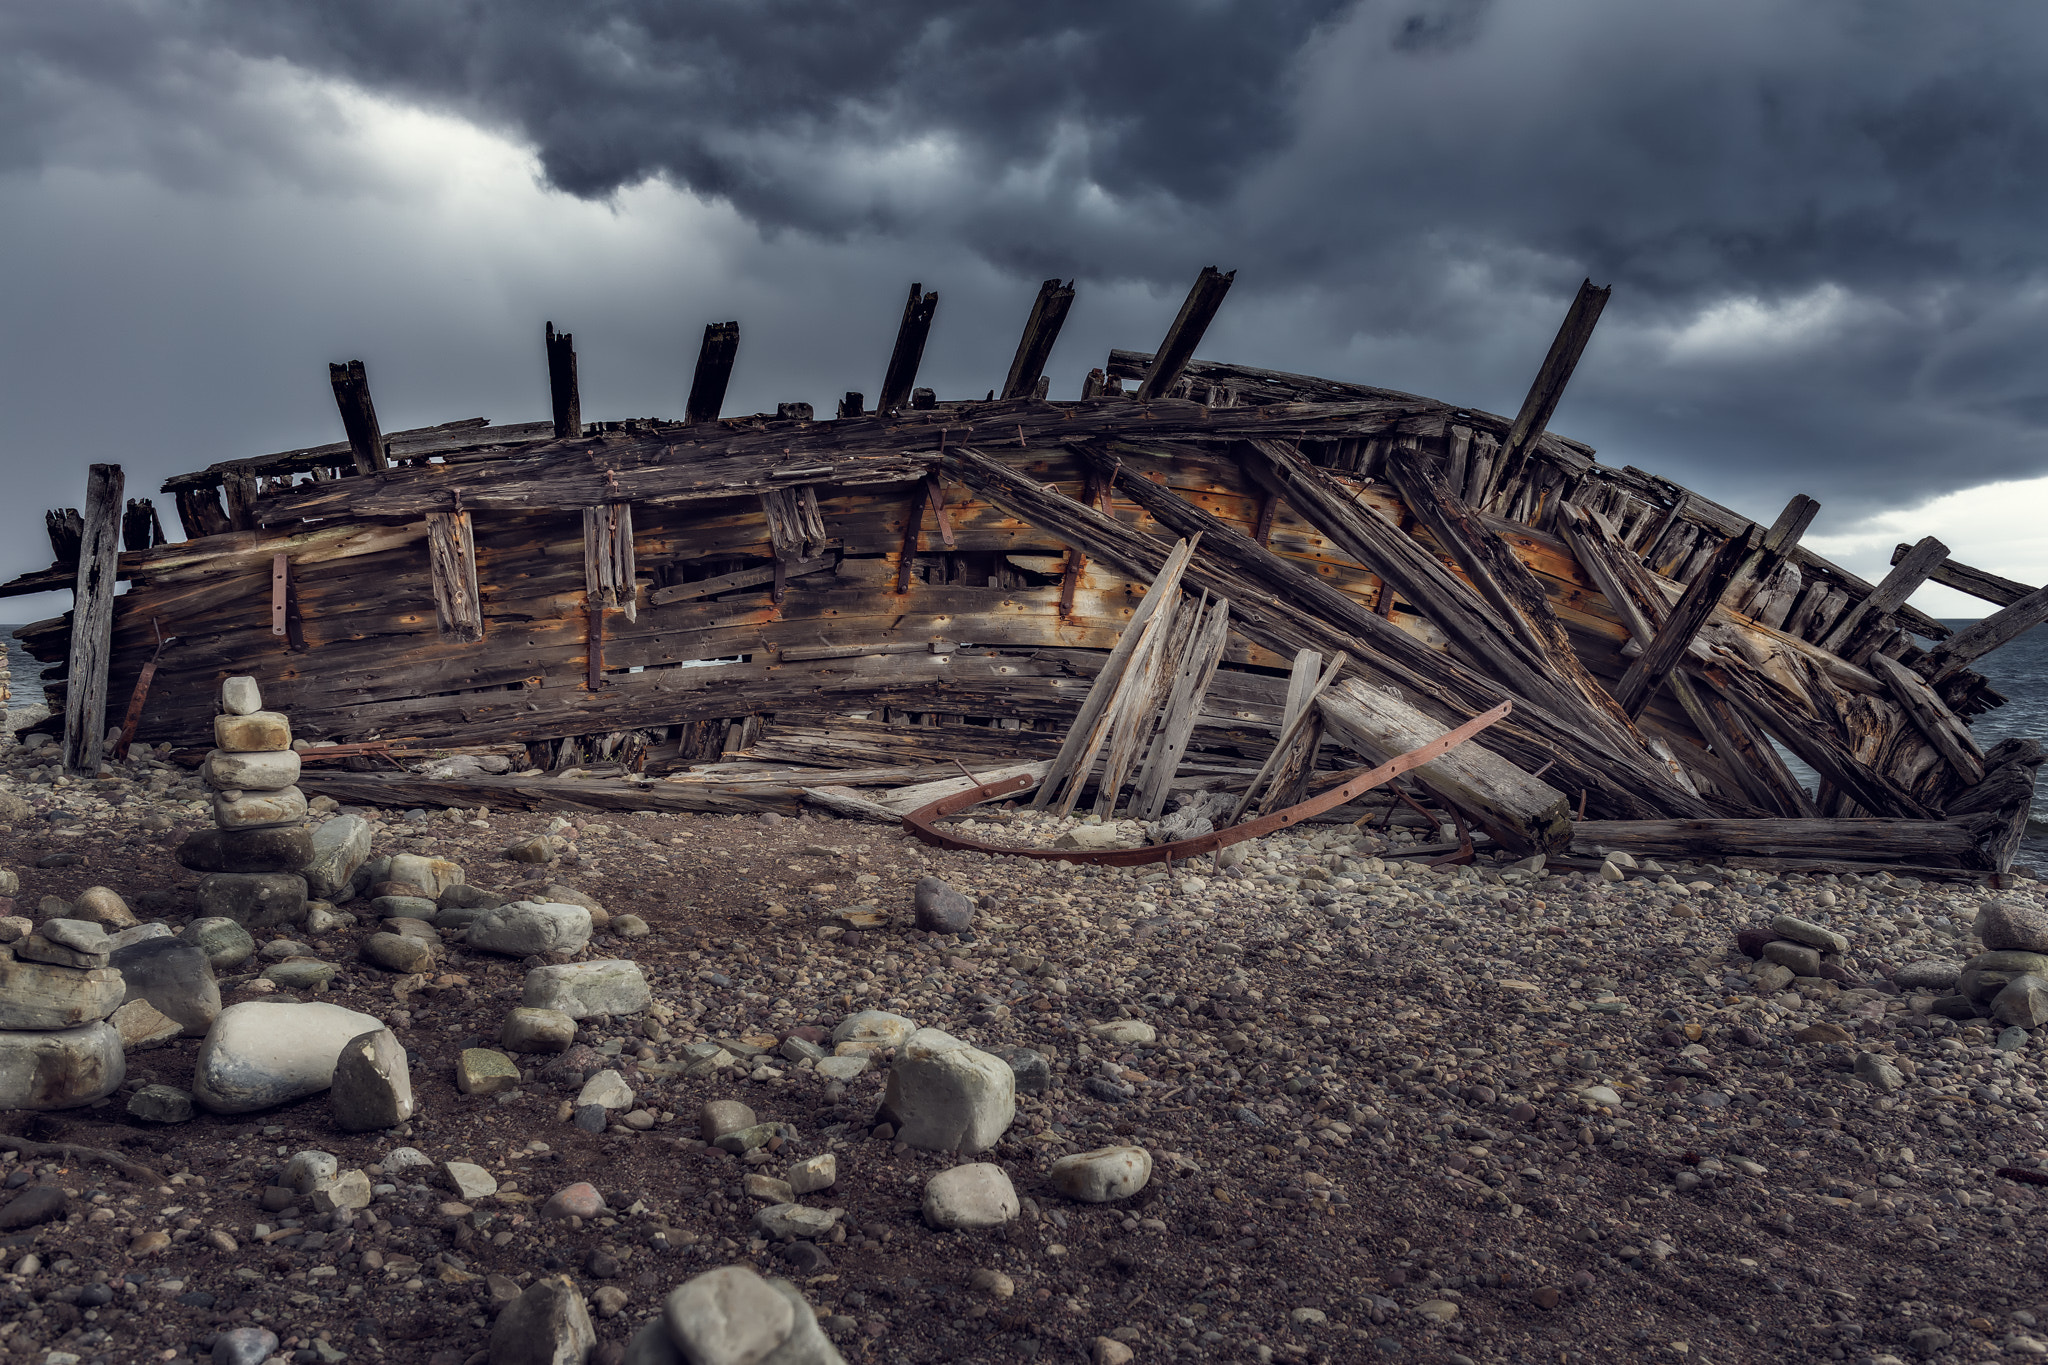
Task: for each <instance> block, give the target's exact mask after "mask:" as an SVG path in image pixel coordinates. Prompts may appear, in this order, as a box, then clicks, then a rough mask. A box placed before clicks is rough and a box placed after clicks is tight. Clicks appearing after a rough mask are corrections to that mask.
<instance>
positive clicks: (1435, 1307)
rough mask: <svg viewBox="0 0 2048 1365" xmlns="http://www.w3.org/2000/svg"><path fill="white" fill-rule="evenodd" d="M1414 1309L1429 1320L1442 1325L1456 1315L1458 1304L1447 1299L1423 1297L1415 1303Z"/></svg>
mask: <svg viewBox="0 0 2048 1365" xmlns="http://www.w3.org/2000/svg"><path fill="white" fill-rule="evenodd" d="M1415 1311H1416V1312H1418V1313H1420V1314H1422V1316H1424V1317H1425V1318H1428V1319H1429V1320H1430V1321H1431V1322H1434V1323H1437V1324H1438V1325H1442V1324H1443V1323H1446V1322H1449V1321H1450V1320H1451V1319H1452V1318H1455V1317H1457V1316H1458V1305H1456V1304H1455V1303H1452V1302H1451V1301H1450V1300H1449V1299H1424V1300H1423V1301H1422V1302H1421V1303H1418V1304H1416V1305H1415Z"/></svg>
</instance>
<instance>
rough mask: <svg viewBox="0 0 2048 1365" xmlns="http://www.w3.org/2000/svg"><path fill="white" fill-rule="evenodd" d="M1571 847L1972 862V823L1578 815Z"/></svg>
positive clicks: (1655, 853)
mask: <svg viewBox="0 0 2048 1365" xmlns="http://www.w3.org/2000/svg"><path fill="white" fill-rule="evenodd" d="M1571 851H1572V852H1573V853H1576V854H1583V855H1586V856H1590V857H1604V856H1605V855H1606V854H1609V853H1616V852H1620V853H1629V854H1633V855H1635V856H1637V857H1652V858H1690V859H1703V860H1708V861H1721V860H1723V859H1725V858H1727V857H1729V856H1731V855H1740V856H1746V857H1751V858H1820V859H1845V860H1850V861H1858V862H1872V863H1878V864H1882V865H1886V866H1890V865H1894V864H1897V863H1917V864H1925V865H1930V866H1947V867H1956V868H1964V867H1973V866H1977V864H1976V863H1975V862H1974V861H1973V860H1975V859H1976V858H1977V835H1976V831H1975V830H1974V829H1973V828H1972V827H1971V826H1970V825H1969V824H1967V823H1965V822H1962V821H1951V820H1905V819H1868V818H1866V819H1858V820H1792V819H1771V820H1580V821H1578V822H1577V823H1575V824H1574V825H1573V826H1572V832H1571Z"/></svg>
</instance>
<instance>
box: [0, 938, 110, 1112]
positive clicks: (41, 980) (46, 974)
mask: <svg viewBox="0 0 2048 1365" xmlns="http://www.w3.org/2000/svg"><path fill="white" fill-rule="evenodd" d="M23 942H26V940H23ZM17 946H18V945H17ZM124 994H125V990H124V988H123V986H122V984H121V974H120V973H119V972H117V971H115V970H114V969H113V968H111V967H94V968H89V969H88V968H79V967H59V966H53V965H51V964H48V963H43V962H20V961H10V960H0V1029H69V1028H75V1027H77V1026H78V1025H80V1024H89V1023H92V1022H94V1021H95V1020H99V1019H104V1018H106V1017H107V1016H108V1015H110V1014H112V1013H113V1012H114V1011H115V1010H116V1009H117V1008H119V1006H120V1004H121V1000H122V997H123V995H124ZM4 1107H6V1106H4V1105H0V1108H4Z"/></svg>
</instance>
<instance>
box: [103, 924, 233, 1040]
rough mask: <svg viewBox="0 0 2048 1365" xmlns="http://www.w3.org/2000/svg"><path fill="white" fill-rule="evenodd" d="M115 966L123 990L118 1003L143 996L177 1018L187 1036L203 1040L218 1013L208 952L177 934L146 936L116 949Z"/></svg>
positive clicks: (217, 987)
mask: <svg viewBox="0 0 2048 1365" xmlns="http://www.w3.org/2000/svg"><path fill="white" fill-rule="evenodd" d="M112 965H113V968H114V970H115V971H117V972H119V973H120V974H121V980H122V983H123V986H124V988H125V992H126V993H125V995H124V997H123V1002H122V1003H124V1004H125V1003H127V1001H129V1000H147V1001H148V1002H149V1003H150V1005H151V1007H153V1008H154V1009H155V1010H156V1011H157V1012H158V1013H159V1014H162V1015H163V1016H165V1017H166V1018H169V1019H175V1020H177V1021H178V1025H179V1027H180V1028H181V1029H183V1030H184V1033H185V1036H186V1037H188V1038H203V1037H205V1036H206V1031H207V1030H208V1029H210V1028H212V1027H213V1021H214V1019H215V1018H216V1017H218V1016H219V1014H220V985H219V983H218V982H216V981H215V980H214V978H213V964H212V963H211V962H210V961H208V960H207V956H206V953H205V952H204V951H203V950H201V949H199V948H196V947H194V946H193V945H192V944H189V943H184V942H181V941H179V940H178V939H175V938H149V939H144V940H142V941H141V942H140V943H131V944H130V945H128V946H127V947H126V948H123V949H121V950H120V951H118V952H116V953H115V954H114V957H113V964H112Z"/></svg>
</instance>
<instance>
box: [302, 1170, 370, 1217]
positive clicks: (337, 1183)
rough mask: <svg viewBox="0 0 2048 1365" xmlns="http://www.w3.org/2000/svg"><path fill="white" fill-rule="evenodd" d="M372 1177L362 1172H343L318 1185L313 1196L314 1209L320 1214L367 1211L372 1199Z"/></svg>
mask: <svg viewBox="0 0 2048 1365" xmlns="http://www.w3.org/2000/svg"><path fill="white" fill-rule="evenodd" d="M371 1197H372V1195H371V1190H370V1177H369V1176H368V1175H366V1174H364V1173H363V1172H362V1171H343V1172H342V1173H341V1174H340V1175H338V1176H336V1177H334V1179H332V1180H329V1181H327V1182H325V1183H324V1184H321V1185H318V1186H316V1187H315V1188H314V1190H313V1194H312V1201H313V1208H314V1210H315V1211H316V1212H319V1213H337V1212H339V1211H341V1210H343V1209H366V1208H368V1207H370V1199H371Z"/></svg>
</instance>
